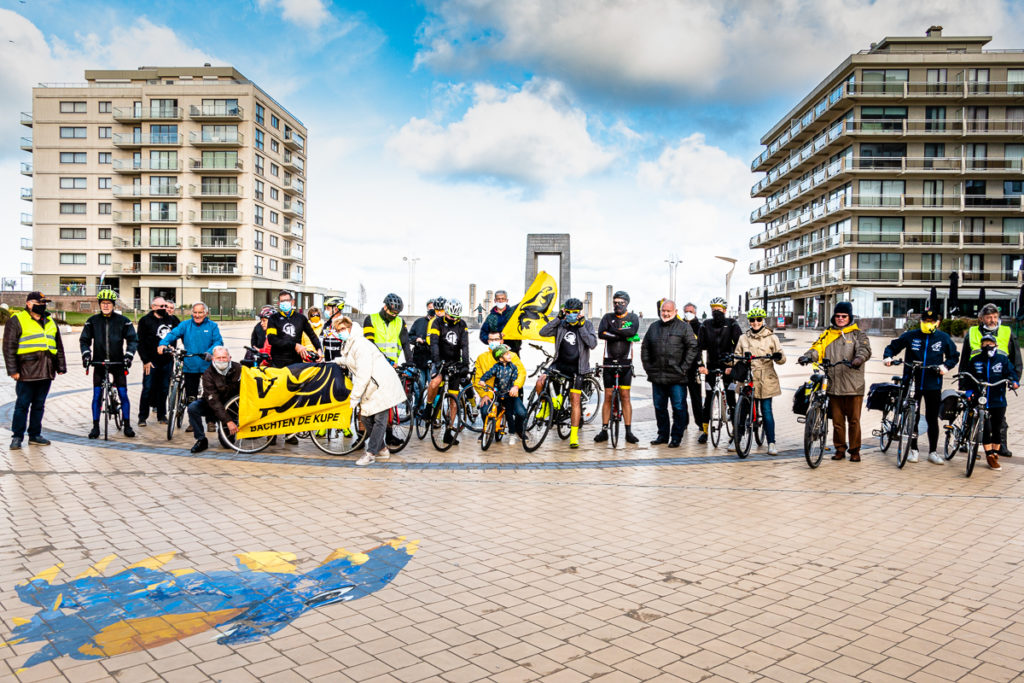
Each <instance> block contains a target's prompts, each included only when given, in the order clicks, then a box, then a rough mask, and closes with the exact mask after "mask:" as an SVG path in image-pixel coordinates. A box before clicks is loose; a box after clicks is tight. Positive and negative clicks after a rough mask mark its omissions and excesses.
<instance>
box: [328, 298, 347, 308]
mask: <svg viewBox="0 0 1024 683" xmlns="http://www.w3.org/2000/svg"><path fill="white" fill-rule="evenodd" d="M327 306H333V307H334V308H345V300H344V299H342V298H341V297H340V296H332V297H331V298H329V299H327V300H326V301H324V307H327Z"/></svg>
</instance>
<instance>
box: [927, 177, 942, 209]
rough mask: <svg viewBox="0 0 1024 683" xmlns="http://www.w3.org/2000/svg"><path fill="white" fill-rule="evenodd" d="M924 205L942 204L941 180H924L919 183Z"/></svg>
mask: <svg viewBox="0 0 1024 683" xmlns="http://www.w3.org/2000/svg"><path fill="white" fill-rule="evenodd" d="M921 189H922V191H923V192H924V201H923V202H922V203H923V204H924V205H925V206H942V193H943V189H944V188H943V186H942V181H941V180H925V181H924V182H922V183H921Z"/></svg>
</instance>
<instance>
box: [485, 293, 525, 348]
mask: <svg viewBox="0 0 1024 683" xmlns="http://www.w3.org/2000/svg"><path fill="white" fill-rule="evenodd" d="M518 305H519V304H510V303H509V302H508V292H506V291H505V290H504V289H499V290H498V291H496V292H495V293H494V306H492V307H491V310H490V312H489V313H488V314H487V317H485V318H484V323H483V325H481V326H480V341H481V342H482V343H484V344H486V343H487V337H488V335H490V334H491V332H501V333H502V336H504V334H505V325H507V324H508V321H509V319H510V318H511V317H512V313H514V312H515V310H516V306H518ZM504 344H505V346H507V347H509V348H510V349H512V353H514V354H516V355H517V356H518V355H519V352H520V350H521V349H522V348H523V342H522V340H521V339H509V340H508V341H506V342H504Z"/></svg>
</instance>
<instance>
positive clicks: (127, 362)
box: [124, 356, 133, 372]
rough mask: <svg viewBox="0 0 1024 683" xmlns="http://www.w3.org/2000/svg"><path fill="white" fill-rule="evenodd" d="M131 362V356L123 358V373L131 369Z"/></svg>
mask: <svg viewBox="0 0 1024 683" xmlns="http://www.w3.org/2000/svg"><path fill="white" fill-rule="evenodd" d="M132 360H133V359H132V357H131V356H127V357H125V359H124V370H125V372H128V371H129V370H131V369H132Z"/></svg>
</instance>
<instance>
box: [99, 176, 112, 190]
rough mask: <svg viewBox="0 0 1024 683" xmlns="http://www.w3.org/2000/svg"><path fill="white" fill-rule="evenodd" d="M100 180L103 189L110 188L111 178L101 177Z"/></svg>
mask: <svg viewBox="0 0 1024 683" xmlns="http://www.w3.org/2000/svg"><path fill="white" fill-rule="evenodd" d="M99 181H100V186H99V187H100V189H101V190H109V189H110V178H100V179H99Z"/></svg>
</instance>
